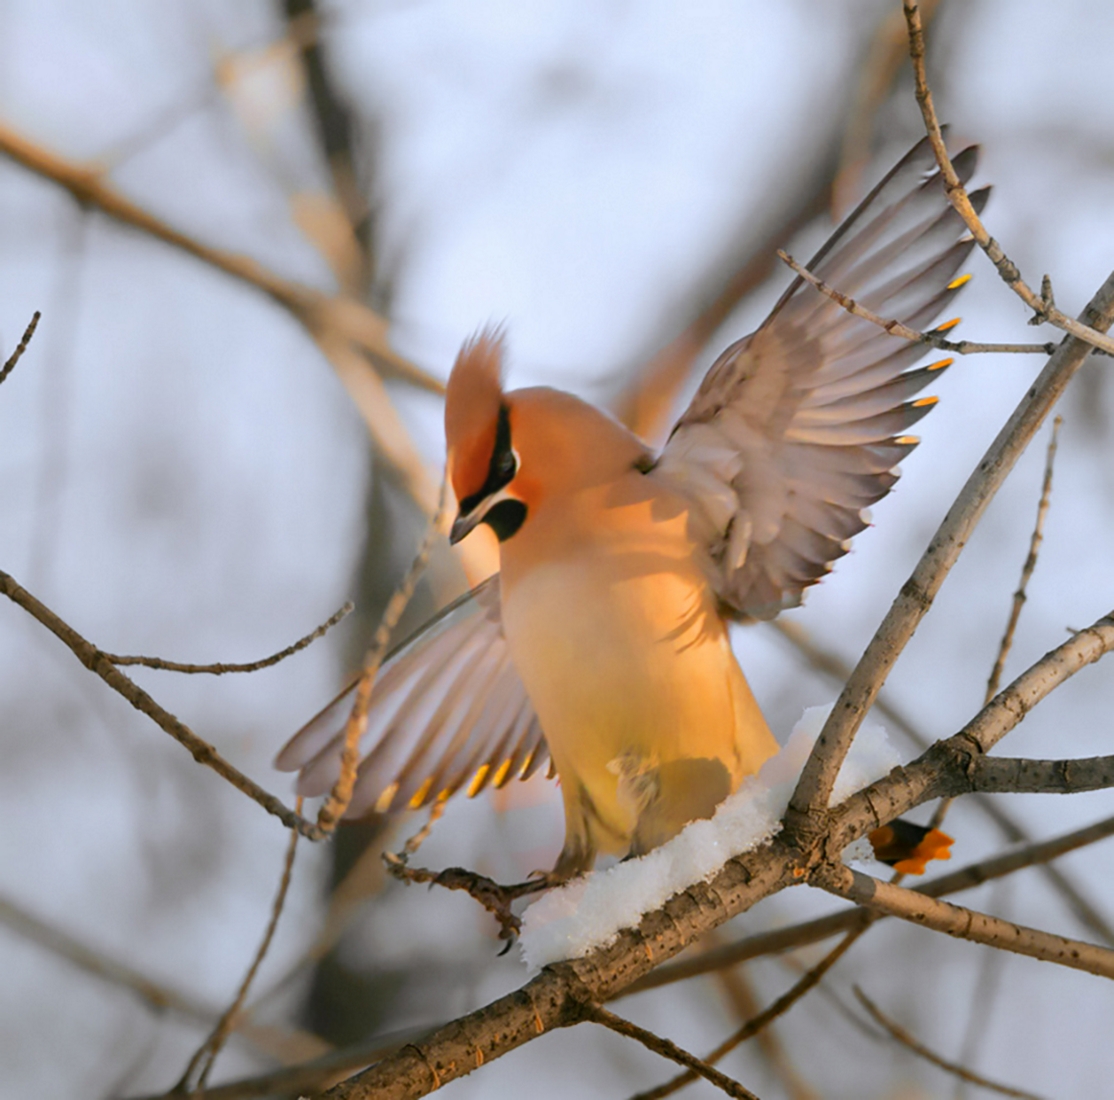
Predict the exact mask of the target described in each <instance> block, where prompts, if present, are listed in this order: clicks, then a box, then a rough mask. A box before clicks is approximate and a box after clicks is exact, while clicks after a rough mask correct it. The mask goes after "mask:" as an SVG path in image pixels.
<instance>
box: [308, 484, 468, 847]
mask: <svg viewBox="0 0 1114 1100" xmlns="http://www.w3.org/2000/svg"><path fill="white" fill-rule="evenodd" d="M445 493H446V483H442V486H441V500H440V503H439V504H438V506H437V511H436V512H435V513H434V515H433V518H432V519H431V520H430V522H429V524H428V526H427V527H426V532H425V535H424V536H423V538H422V542H421V545H420V546H419V547H418V552H417V553H416V554H415V555H414V560H413V561H412V562H411V563H410V568H409V569H408V570H407V571H406V575H405V576H404V577H403V578H402V580H401V581H400V582H399V585H398V588H396V589H395V591H394V594H393V595H392V596H391V598H390V600H389V601H388V602H387V607H386V609H385V610H384V612H383V617H382V618H381V619H380V620H379V626H378V627H376V630H375V636H374V637H373V638H372V640H371V648H370V649H369V650H368V652H367V656H366V657H365V658H364V667H363V671H362V672H361V673H360V680H359V683H358V684H357V686H356V698H355V700H354V702H353V704H352V713H351V714H350V715H349V716H348V722H347V724H346V725H345V727H344V751H343V753H342V754H341V758H340V775H339V776H338V777H337V781H336V783H334V784H333V789H332V790H331V791H330V792H329V797H328V798H326V799H325V802H324V803H323V805H322V806H321V809H320V810H319V811H318V813H317V828H318V829H319V830H320V831H321V833H322V834H324V835H327V834H328V833H330V832H332V831H333V829H335V828H336V825H337V822H338V821H340V819H341V818H342V817H343V816H344V812H345V810H347V809H348V805H349V803H350V802H351V801H352V790H353V788H354V787H355V785H356V768H357V766H358V765H359V762H360V738H361V737H363V735H364V732H365V731H366V730H367V716H368V710H369V709H370V707H371V690H372V688H373V687H374V686H375V677H376V674H377V673H378V672H379V666H380V664H382V662H383V658H384V656H386V653H387V646H388V645H389V644H390V641H391V635H392V634H393V633H394V629H395V627H396V626H397V625H398V620H399V619H400V618H401V617H402V613H403V612H404V611H405V610H406V605H407V604H408V603H409V602H410V598H411V597H412V596H413V595H414V589H415V588H416V587H417V584H418V580H419V579H420V578H421V575H422V572H423V571H424V570H425V567H426V562H427V561H428V560H429V552H430V550H432V549H433V540H434V539H435V538H436V537H437V536H438V535H439V534H441V533H442V532H441V521H442V518H443V515H444V511H445Z"/></svg>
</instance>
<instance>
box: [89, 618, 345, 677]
mask: <svg viewBox="0 0 1114 1100" xmlns="http://www.w3.org/2000/svg"><path fill="white" fill-rule="evenodd" d="M352 607H353V605H352V604H351V603H346V604H345V605H344V606H343V607H342V608H340V610H339V611H336V612H335V613H334V614H333V615H331V616H330V617H329V618H328V619H326V620H325V622H323V623H322V624H321V625H320V626H319V627H317V628H316V629H315V630H313V631H312V632H311V633H309V634H307V635H306V636H305V637H304V638H299V639H298V640H297V641H296V642H295V643H294V644H293V645H288V646H287V647H286V648H285V649H281V650H279V652H278V653H272V654H271V656H270V657H264V658H263V659H262V660H259V661H249V662H248V663H247V664H225V663H222V662H218V663H216V664H211V665H193V664H184V663H182V662H181V661H167V660H164V659H163V658H162V657H122V656H120V655H118V654H116V653H105V654H104V657H105V659H106V660H108V661H111V662H112V664H114V665H117V666H127V665H141V666H142V667H143V668H155V669H160V670H162V671H164V672H186V673H191V674H197V673H208V674H209V675H212V676H223V675H224V674H225V673H228V672H258V671H259V670H260V669H263V668H270V667H271V666H272V665H277V664H278V663H279V662H280V661H285V660H286V658H287V657H292V656H293V655H294V654H295V653H299V652H301V651H302V650H303V649H305V648H306V647H307V646H309V645H311V644H312V643H313V642H315V641H317V639H318V638H320V637H323V636H324V635H325V634H327V633H328V632H329V630H331V629H332V628H333V627H334V626H336V624H337V623H339V622H340V621H341V619H343V618H345V616H347V615H348V614H350V613H351V611H352Z"/></svg>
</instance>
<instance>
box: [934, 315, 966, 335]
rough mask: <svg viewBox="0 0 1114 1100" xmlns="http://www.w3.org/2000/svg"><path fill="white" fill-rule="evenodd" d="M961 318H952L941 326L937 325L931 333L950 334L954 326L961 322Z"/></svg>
mask: <svg viewBox="0 0 1114 1100" xmlns="http://www.w3.org/2000/svg"><path fill="white" fill-rule="evenodd" d="M962 320H963V318H962V317H953V318H952V319H951V320H950V321H945V322H944V323H943V324H942V325H937V326H936V327H935V328H934V329H933V330H932V331H933V332H950V331H951V330H952V329H953V328H955V326H956V325H958V324H959V322H960V321H962Z"/></svg>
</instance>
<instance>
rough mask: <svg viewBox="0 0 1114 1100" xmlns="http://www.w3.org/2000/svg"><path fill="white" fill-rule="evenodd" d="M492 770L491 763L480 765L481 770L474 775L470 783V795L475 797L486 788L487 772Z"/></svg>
mask: <svg viewBox="0 0 1114 1100" xmlns="http://www.w3.org/2000/svg"><path fill="white" fill-rule="evenodd" d="M490 771H491V765H490V764H484V765H482V766H481V767H480V769H479V771H477V772H476V774H475V775H474V776H472V782H471V783H469V784H468V797H469V798H475V797H476V795H478V794H479V793H480V791H482V790H483V789H484V783H485V782H486V781H487V773H488V772H490Z"/></svg>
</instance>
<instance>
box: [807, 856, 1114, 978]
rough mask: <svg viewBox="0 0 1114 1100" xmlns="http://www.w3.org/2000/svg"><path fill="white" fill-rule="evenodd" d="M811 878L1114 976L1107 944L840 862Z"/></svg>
mask: <svg viewBox="0 0 1114 1100" xmlns="http://www.w3.org/2000/svg"><path fill="white" fill-rule="evenodd" d="M812 882H813V884H814V885H816V886H819V887H821V888H822V889H824V890H827V891H828V892H829V893H832V894H836V895H837V896H839V897H843V898H847V899H848V901H853V902H855V904H856V905H863V906H866V907H867V908H870V909H874V910H876V911H878V912H881V913H886V914H888V915H889V916H891V917H900V918H901V919H902V920H906V921H909V922H911V923H912V924H916V925H919V926H920V927H922V928H929V929H931V930H932V931H934V932H944V933H946V934H947V935H949V936H954V937H956V938H957V939H962V940H971V941H972V942H973V943H981V944H983V945H984V946H986V947H997V948H999V949H1001V950H1003V951H1013V952H1015V953H1016V954H1018V955H1028V956H1029V957H1030V958H1034V959H1041V960H1042V961H1044V962H1054V963H1058V964H1059V965H1060V966H1067V967H1070V968H1072V969H1073V970H1084V971H1086V972H1087V973H1088V974H1097V975H1098V976H1099V977H1102V978H1114V951H1111V950H1110V949H1109V948H1107V947H1098V946H1097V945H1095V944H1091V943H1084V942H1083V941H1082V940H1069V939H1066V938H1065V937H1063V936H1056V935H1053V934H1052V933H1051V932H1042V931H1041V930H1040V929H1037V928H1027V927H1025V926H1024V925H1021V924H1014V923H1013V922H1012V921H1007V920H1002V919H1001V918H1000V917H992V916H990V915H989V914H987V913H979V912H976V911H975V910H974V909H965V908H963V907H962V906H960V905H952V904H951V902H947V901H936V900H935V899H933V898H929V897H926V896H925V895H924V894H921V893H918V892H917V891H915V890H907V889H905V887H903V886H894V885H893V884H892V883H889V882H882V881H881V880H880V879H876V878H872V877H871V876H870V875H865V874H863V873H862V871H852V870H851V868H850V867H844V866H843V865H842V864H839V865H838V866H836V865H829V866H827V867H824V868H822V869H820V870H818V871H817V872H816V873H814V874H813V876H812Z"/></svg>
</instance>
